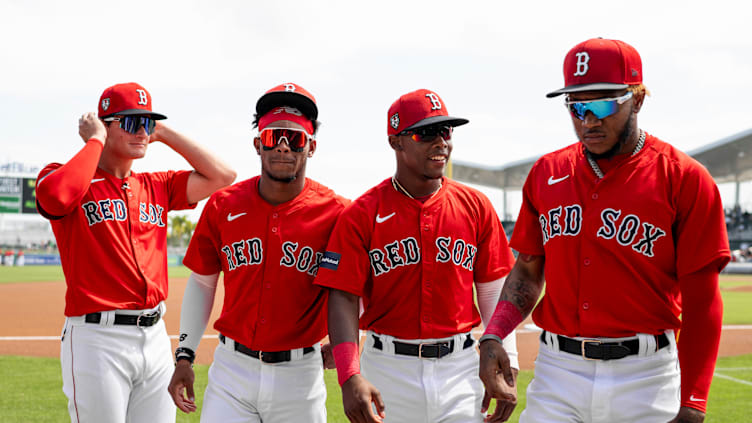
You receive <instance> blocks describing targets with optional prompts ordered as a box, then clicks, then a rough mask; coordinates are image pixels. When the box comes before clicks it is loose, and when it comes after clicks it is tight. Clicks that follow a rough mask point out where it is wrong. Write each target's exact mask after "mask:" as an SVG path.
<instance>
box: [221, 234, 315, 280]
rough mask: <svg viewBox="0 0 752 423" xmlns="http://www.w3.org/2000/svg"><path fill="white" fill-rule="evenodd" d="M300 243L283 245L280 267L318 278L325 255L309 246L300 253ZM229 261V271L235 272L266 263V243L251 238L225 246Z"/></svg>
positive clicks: (224, 250) (223, 247) (301, 249)
mask: <svg viewBox="0 0 752 423" xmlns="http://www.w3.org/2000/svg"><path fill="white" fill-rule="evenodd" d="M299 245H300V243H298V242H292V241H285V242H284V243H282V248H281V251H280V255H281V256H282V258H281V259H280V260H279V264H280V266H285V267H290V268H295V269H297V270H298V271H299V272H304V273H307V274H309V275H311V276H316V272H317V271H318V269H319V264H320V263H321V258H322V257H323V255H324V254H323V253H321V252H320V251H314V249H313V248H311V247H309V246H307V245H306V246H303V248H300V251H298V246H299ZM221 250H222V252H223V253H225V258H226V259H227V270H228V271H230V272H231V271H233V270H235V269H237V268H238V267H240V266H253V265H258V264H261V263H262V262H263V261H264V243H263V241H262V240H261V238H251V239H246V240H240V241H237V242H232V243H230V244H226V245H223V246H222V248H221Z"/></svg>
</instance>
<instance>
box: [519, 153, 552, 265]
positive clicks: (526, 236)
mask: <svg viewBox="0 0 752 423" xmlns="http://www.w3.org/2000/svg"><path fill="white" fill-rule="evenodd" d="M537 167H538V163H536V164H535V165H533V168H532V169H531V170H530V173H529V174H528V175H527V179H526V180H525V185H524V186H523V187H522V205H521V206H520V213H519V215H518V217H517V222H516V223H515V224H514V232H513V233H512V241H511V246H512V248H514V249H515V250H517V251H518V252H520V253H521V254H530V255H534V256H542V255H544V254H545V250H544V249H543V235H542V234H541V226H540V223H539V222H538V216H539V213H538V210H537V209H536V207H535V205H534V199H535V197H534V192H533V187H532V186H533V180H534V179H535V174H536V169H537Z"/></svg>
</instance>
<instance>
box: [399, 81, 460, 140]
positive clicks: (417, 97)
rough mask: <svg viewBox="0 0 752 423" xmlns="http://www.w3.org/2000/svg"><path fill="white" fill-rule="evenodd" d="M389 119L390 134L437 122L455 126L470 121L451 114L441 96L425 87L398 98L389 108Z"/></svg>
mask: <svg viewBox="0 0 752 423" xmlns="http://www.w3.org/2000/svg"><path fill="white" fill-rule="evenodd" d="M387 119H388V124H387V134H389V135H397V134H399V133H400V132H402V131H406V130H410V129H418V128H423V127H426V126H431V125H436V124H443V125H446V126H451V127H455V126H460V125H464V124H466V123H468V122H469V120H467V119H463V118H457V117H452V116H449V112H448V111H447V109H446V106H445V105H444V101H443V100H441V97H439V95H438V94H436V93H435V92H433V91H429V90H425V89H420V90H416V91H413V92H410V93H407V94H405V95H403V96H402V97H400V98H398V99H397V101H395V102H394V103H392V107H390V108H389V113H388V114H387Z"/></svg>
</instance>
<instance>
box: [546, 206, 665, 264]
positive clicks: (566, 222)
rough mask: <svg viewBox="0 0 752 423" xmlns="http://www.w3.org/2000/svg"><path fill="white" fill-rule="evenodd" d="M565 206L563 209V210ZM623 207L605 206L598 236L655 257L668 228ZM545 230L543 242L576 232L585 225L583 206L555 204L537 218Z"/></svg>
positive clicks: (575, 234)
mask: <svg viewBox="0 0 752 423" xmlns="http://www.w3.org/2000/svg"><path fill="white" fill-rule="evenodd" d="M562 210H563V213H562ZM622 214H626V213H623V212H622V210H615V209H612V208H605V209H603V210H602V211H601V213H600V215H601V222H602V225H601V226H600V227H599V228H598V230H597V231H596V236H597V237H599V238H603V239H611V240H614V241H615V242H618V243H619V245H621V246H624V247H630V248H632V249H633V250H634V251H637V252H638V253H641V254H643V255H645V256H647V257H653V249H654V246H655V243H656V241H657V240H658V238H661V237H663V236H665V235H666V231H665V230H663V229H661V228H659V227H657V226H656V225H653V224H651V223H650V222H647V221H641V220H640V217H639V216H637V215H635V214H631V213H630V214H626V215H625V216H624V217H623V218H622ZM538 220H539V221H540V224H541V230H542V234H543V245H545V244H546V243H548V241H549V240H551V239H553V238H556V237H557V236H577V235H579V234H580V229H581V228H582V206H581V205H579V204H572V205H569V206H559V207H556V208H552V209H550V210H549V211H548V213H546V214H541V215H540V217H539V218H538ZM638 235H639V237H638Z"/></svg>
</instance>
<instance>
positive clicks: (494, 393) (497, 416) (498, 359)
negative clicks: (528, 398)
mask: <svg viewBox="0 0 752 423" xmlns="http://www.w3.org/2000/svg"><path fill="white" fill-rule="evenodd" d="M517 373H518V371H517V369H514V368H512V367H511V366H510V363H509V356H508V355H507V352H506V351H505V350H504V347H502V345H501V344H500V343H498V342H496V341H493V340H488V341H484V342H482V343H481V345H480V371H479V376H480V379H481V381H482V382H483V385H484V386H485V387H486V390H485V393H484V395H483V403H482V404H481V410H480V411H481V413H485V412H486V411H488V407H489V405H490V404H491V399H492V398H496V410H495V411H494V413H493V414H492V415H488V416H486V418H485V419H484V421H486V422H505V421H507V419H509V416H511V415H512V412H513V411H514V408H515V407H516V406H517Z"/></svg>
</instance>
